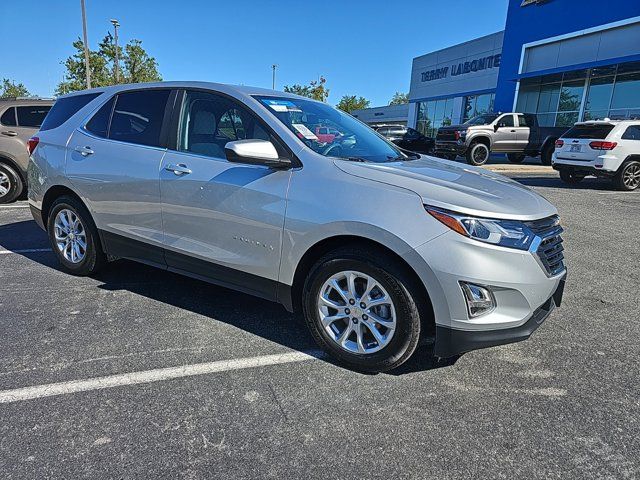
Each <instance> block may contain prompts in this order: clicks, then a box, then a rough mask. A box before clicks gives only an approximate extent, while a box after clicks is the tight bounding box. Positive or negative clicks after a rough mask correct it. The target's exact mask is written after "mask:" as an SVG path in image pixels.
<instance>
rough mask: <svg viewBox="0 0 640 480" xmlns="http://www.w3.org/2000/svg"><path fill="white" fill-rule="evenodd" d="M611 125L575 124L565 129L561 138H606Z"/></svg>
mask: <svg viewBox="0 0 640 480" xmlns="http://www.w3.org/2000/svg"><path fill="white" fill-rule="evenodd" d="M611 130H613V125H606V124H605V125H575V126H573V127H571V128H570V129H569V130H568V131H566V132H565V133H564V134H563V135H562V138H593V139H596V140H603V139H605V138H607V135H609V132H611Z"/></svg>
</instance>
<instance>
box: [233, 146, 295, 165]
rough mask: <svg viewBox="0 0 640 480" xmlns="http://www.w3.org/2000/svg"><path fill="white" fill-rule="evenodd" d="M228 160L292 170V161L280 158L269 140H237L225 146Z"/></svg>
mask: <svg viewBox="0 0 640 480" xmlns="http://www.w3.org/2000/svg"><path fill="white" fill-rule="evenodd" d="M224 153H225V155H226V157H227V160H228V161H230V162H233V163H248V164H250V165H265V166H267V167H269V168H291V160H289V159H288V158H280V157H279V156H278V151H277V150H276V147H274V146H273V143H271V142H270V141H268V140H254V139H251V140H236V141H234V142H229V143H227V144H226V145H225V146H224Z"/></svg>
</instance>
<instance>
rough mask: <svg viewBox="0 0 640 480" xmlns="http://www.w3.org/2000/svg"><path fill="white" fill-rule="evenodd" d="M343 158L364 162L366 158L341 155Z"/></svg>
mask: <svg viewBox="0 0 640 480" xmlns="http://www.w3.org/2000/svg"><path fill="white" fill-rule="evenodd" d="M342 158H343V159H344V160H349V161H350V162H366V161H367V159H366V158H362V157H342Z"/></svg>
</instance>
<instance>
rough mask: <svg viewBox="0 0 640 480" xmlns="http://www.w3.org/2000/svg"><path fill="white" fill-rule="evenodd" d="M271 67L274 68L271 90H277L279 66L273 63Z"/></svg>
mask: <svg viewBox="0 0 640 480" xmlns="http://www.w3.org/2000/svg"><path fill="white" fill-rule="evenodd" d="M271 68H272V69H273V77H272V80H271V90H275V89H276V68H278V65H277V64H275V63H274V64H273V65H271Z"/></svg>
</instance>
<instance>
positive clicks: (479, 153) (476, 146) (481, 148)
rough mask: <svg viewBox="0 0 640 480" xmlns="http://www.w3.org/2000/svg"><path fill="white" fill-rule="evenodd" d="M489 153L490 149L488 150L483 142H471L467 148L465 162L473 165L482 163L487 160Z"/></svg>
mask: <svg viewBox="0 0 640 480" xmlns="http://www.w3.org/2000/svg"><path fill="white" fill-rule="evenodd" d="M490 155H491V151H490V150H489V147H487V146H486V145H485V144H484V143H482V142H475V143H472V144H471V146H470V147H469V149H468V150H467V155H466V157H467V163H468V164H469V165H475V166H480V165H484V164H485V163H487V161H488V160H489V156H490Z"/></svg>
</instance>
